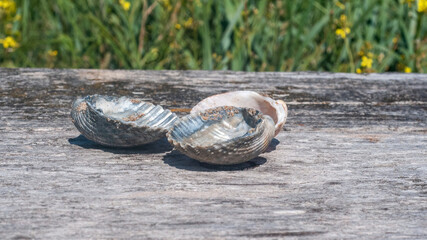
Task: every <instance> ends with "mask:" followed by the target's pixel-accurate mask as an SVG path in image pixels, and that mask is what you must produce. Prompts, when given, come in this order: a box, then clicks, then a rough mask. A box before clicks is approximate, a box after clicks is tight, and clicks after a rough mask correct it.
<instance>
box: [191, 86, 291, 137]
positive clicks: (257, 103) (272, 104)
mask: <svg viewBox="0 0 427 240" xmlns="http://www.w3.org/2000/svg"><path fill="white" fill-rule="evenodd" d="M218 106H235V107H244V108H254V109H256V110H258V111H261V112H262V113H263V114H265V115H268V116H270V117H271V118H272V119H273V121H274V123H275V127H276V135H277V134H278V133H279V131H280V130H281V128H282V127H283V125H284V123H285V122H286V117H287V107H286V104H285V103H284V102H283V101H281V100H279V101H275V100H273V99H271V98H269V97H264V96H261V95H260V94H258V93H256V92H253V91H234V92H227V93H222V94H217V95H213V96H210V97H208V98H205V99H203V100H202V101H200V102H199V103H198V104H197V105H196V106H194V107H193V109H192V110H191V113H196V112H200V111H203V110H206V109H209V108H213V107H218Z"/></svg>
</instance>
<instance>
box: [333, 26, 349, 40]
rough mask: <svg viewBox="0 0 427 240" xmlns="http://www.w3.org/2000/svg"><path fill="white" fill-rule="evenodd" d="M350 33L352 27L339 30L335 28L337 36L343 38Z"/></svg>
mask: <svg viewBox="0 0 427 240" xmlns="http://www.w3.org/2000/svg"><path fill="white" fill-rule="evenodd" d="M349 33H350V28H348V27H346V28H338V29H337V30H335V34H336V35H337V36H340V37H341V38H342V39H344V38H346V37H347V35H348V34H349Z"/></svg>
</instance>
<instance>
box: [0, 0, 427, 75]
mask: <svg viewBox="0 0 427 240" xmlns="http://www.w3.org/2000/svg"><path fill="white" fill-rule="evenodd" d="M8 1H12V0H8ZM0 2H3V1H2V0H0ZM12 2H13V1H12ZM14 2H16V8H15V9H10V8H9V9H5V8H4V9H2V8H1V6H0V39H3V40H1V41H3V42H4V39H6V37H8V36H11V37H13V39H15V40H16V42H17V43H18V46H16V47H10V46H7V47H5V46H6V45H5V46H2V45H1V44H0V66H4V67H57V68H110V69H118V68H121V69H217V70H225V69H230V70H243V71H307V70H309V71H333V72H356V71H357V72H384V71H406V72H410V71H413V72H427V56H426V54H427V24H425V23H426V22H427V14H426V13H424V12H418V11H417V7H416V4H413V3H412V4H408V3H410V2H411V1H403V0H401V1H399V0H362V1H343V0H341V2H339V1H337V0H335V1H328V0H313V1H280V0H277V1H276V0H221V1H214V0H181V1H179V0H159V1H153V0H134V1H132V0H129V2H130V8H129V9H128V10H126V6H125V5H124V4H125V3H126V2H127V1H123V0H122V1H119V0H97V1H89V0H73V1H70V0H38V1H33V0H16V1H14ZM422 23H424V24H422ZM9 40H10V38H9ZM0 43H2V42H0ZM3 45H4V44H3ZM362 59H364V60H365V61H362ZM370 59H372V65H370V64H369V61H368V60H370Z"/></svg>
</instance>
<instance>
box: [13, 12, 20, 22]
mask: <svg viewBox="0 0 427 240" xmlns="http://www.w3.org/2000/svg"><path fill="white" fill-rule="evenodd" d="M19 20H21V15H19V14H16V16H15V17H14V18H13V21H19Z"/></svg>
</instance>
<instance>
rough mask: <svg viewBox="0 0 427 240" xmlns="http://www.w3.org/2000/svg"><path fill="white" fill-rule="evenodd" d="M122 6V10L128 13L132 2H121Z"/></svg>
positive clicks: (121, 0) (124, 0)
mask: <svg viewBox="0 0 427 240" xmlns="http://www.w3.org/2000/svg"><path fill="white" fill-rule="evenodd" d="M119 3H120V5H122V8H123V9H124V10H125V11H128V10H129V8H130V2H128V1H126V0H119Z"/></svg>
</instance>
